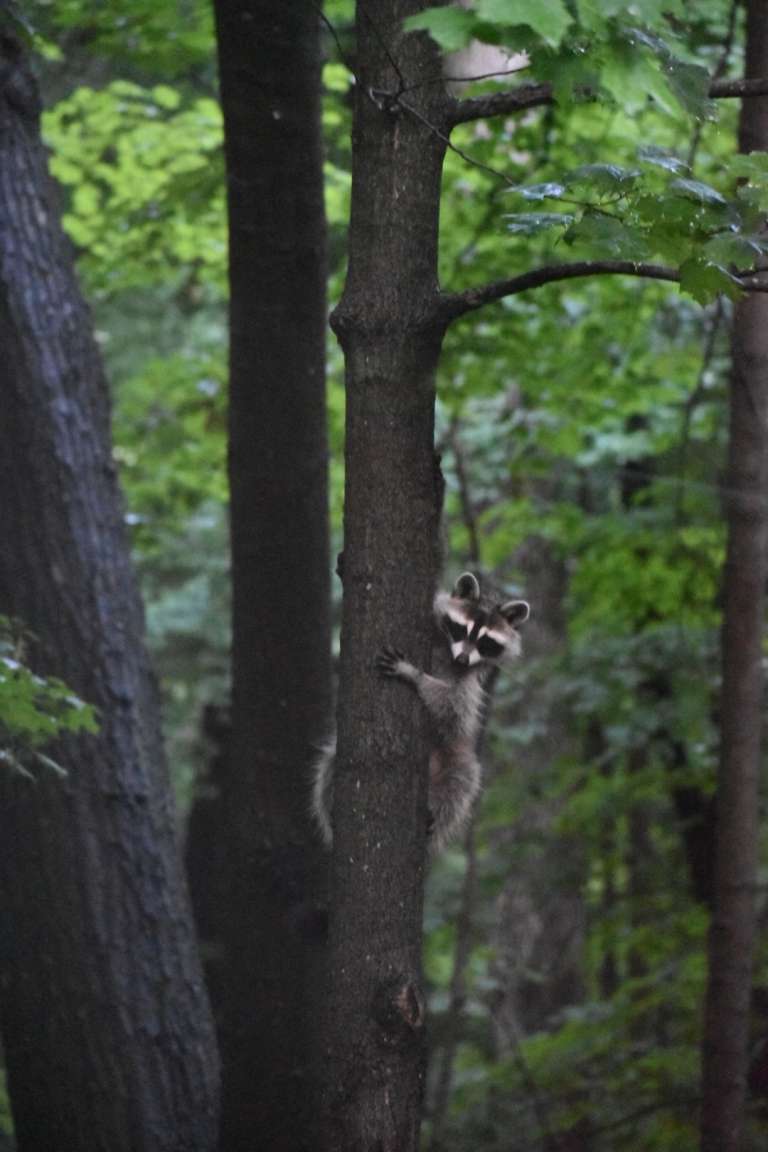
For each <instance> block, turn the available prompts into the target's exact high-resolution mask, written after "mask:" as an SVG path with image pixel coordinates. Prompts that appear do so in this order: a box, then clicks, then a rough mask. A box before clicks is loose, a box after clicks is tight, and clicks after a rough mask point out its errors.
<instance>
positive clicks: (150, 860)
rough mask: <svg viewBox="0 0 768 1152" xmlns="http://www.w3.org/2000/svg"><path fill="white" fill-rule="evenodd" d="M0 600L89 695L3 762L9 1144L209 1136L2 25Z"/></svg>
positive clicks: (160, 1145)
mask: <svg viewBox="0 0 768 1152" xmlns="http://www.w3.org/2000/svg"><path fill="white" fill-rule="evenodd" d="M0 348H1V349H2V357H1V358H0V492H1V493H2V499H1V500H0V612H2V613H7V614H11V615H13V616H15V617H18V618H20V620H21V621H23V623H24V624H25V625H26V626H27V627H28V628H29V629H30V630H31V632H32V633H34V635H35V637H36V639H35V641H34V643H33V645H32V651H31V653H30V658H31V660H32V663H33V665H34V666H35V667H36V668H38V669H39V670H40V671H41V672H43V673H44V674H53V675H57V676H61V677H63V678H64V679H65V680H66V681H67V683H68V684H70V685H71V686H72V687H73V689H74V690H75V691H77V692H78V693H79V694H80V695H81V696H82V697H83V698H85V699H86V700H89V701H90V702H92V703H93V704H95V705H96V707H97V708H98V711H99V720H100V731H99V733H98V735H96V736H83V737H80V738H74V737H73V738H68V739H65V740H62V741H61V742H60V744H59V745H58V747H57V749H56V751H55V753H54V755H55V756H56V758H57V759H58V760H59V761H60V762H61V763H62V764H63V765H65V766H66V768H67V769H68V772H69V775H68V777H67V779H66V780H64V781H61V780H59V779H58V778H56V777H54V776H41V778H40V780H39V782H38V784H37V786H36V787H35V786H31V785H30V784H29V782H27V781H24V780H18V779H17V778H12V779H11V778H9V776H8V775H7V774H3V773H0V939H1V940H2V956H1V957H0V1024H1V1025H2V1035H3V1044H4V1046H5V1053H6V1058H7V1067H8V1075H9V1086H10V1095H11V1100H12V1106H13V1115H14V1120H15V1124H16V1131H17V1137H18V1144H19V1148H20V1149H21V1150H22V1152H41V1150H42V1149H52V1148H62V1149H63V1148H66V1149H67V1152H97V1150H103V1152H121V1150H125V1152H136V1150H137V1149H140V1150H141V1152H150V1150H158V1152H160V1150H170V1149H174V1150H178V1152H182V1150H183V1152H190V1150H200V1152H203V1150H205V1152H208V1150H210V1149H212V1148H213V1147H214V1146H215V1134H216V1096H217V1076H216V1057H215V1046H214V1039H213V1030H212V1027H211V1023H210V1017H209V1011H208V1005H207V1000H206V996H205V992H204V989H203V986H202V980H201V974H200V970H199V965H198V961H197V956H196V951H195V945H194V939H193V932H192V925H191V916H190V914H189V911H188V902H187V898H186V892H185V888H184V884H183V880H182V876H181V870H180V866H179V861H178V856H177V850H176V843H175V835H174V826H173V813H172V804H171V798H170V791H169V785H168V780H167V776H166V771H165V766H164V762H163V754H162V745H161V737H160V729H159V722H158V712H157V704H156V696H155V689H154V684H153V681H152V678H151V676H150V671H149V668H148V665H147V660H146V656H145V652H144V648H143V645H142V641H141V635H142V626H143V622H142V613H141V607H140V603H139V598H138V595H137V591H136V583H135V580H134V576H133V572H132V570H131V566H130V561H129V552H128V543H127V540H126V536H125V531H124V524H123V515H122V507H121V501H120V496H119V492H118V486H117V482H116V476H115V468H114V465H113V462H112V457H111V449H110V428H109V404H108V396H107V389H106V386H105V382H104V377H103V373H102V368H101V364H100V361H99V356H98V353H97V350H96V347H95V344H94V342H93V339H92V335H91V328H90V318H89V315H88V312H87V309H86V308H85V306H84V304H83V301H82V298H81V296H80V293H79V290H78V287H77V283H76V280H75V277H74V273H73V267H72V260H71V255H70V251H69V247H68V245H67V244H66V242H65V240H64V237H63V235H62V233H61V230H60V227H59V224H58V221H57V214H56V208H55V197H54V195H53V189H52V186H51V183H50V181H49V178H48V174H47V170H46V165H45V157H44V152H43V148H42V145H41V142H40V136H39V127H38V113H37V97H36V93H35V90H34V86H33V83H32V80H31V77H30V73H29V71H28V68H27V66H26V62H25V60H24V58H23V54H22V52H21V50H20V47H19V45H18V43H17V42H16V41H15V40H13V39H12V37H11V36H10V34H8V33H7V32H3V30H2V29H0Z"/></svg>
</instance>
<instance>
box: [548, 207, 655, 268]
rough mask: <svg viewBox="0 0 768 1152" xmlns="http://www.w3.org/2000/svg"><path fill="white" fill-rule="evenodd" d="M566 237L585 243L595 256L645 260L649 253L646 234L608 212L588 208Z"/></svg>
mask: <svg viewBox="0 0 768 1152" xmlns="http://www.w3.org/2000/svg"><path fill="white" fill-rule="evenodd" d="M564 239H565V241H566V243H567V244H577V243H578V244H584V245H586V246H587V247H588V248H589V250H590V253H591V254H592V255H593V256H595V257H608V258H612V259H624V260H642V259H644V258H647V256H648V249H647V245H646V243H645V240H644V238H643V236H642V235H640V234H639V233H637V232H634V231H632V229H631V228H628V227H627V226H626V224H624V223H623V222H622V221H621V220H617V219H616V217H615V216H606V215H605V213H598V212H586V213H585V214H584V215H583V216H582V218H581V220H579V221H578V223H576V224H574V225H573V227H571V228H569V229H568V231H567V232H566V234H565V237H564Z"/></svg>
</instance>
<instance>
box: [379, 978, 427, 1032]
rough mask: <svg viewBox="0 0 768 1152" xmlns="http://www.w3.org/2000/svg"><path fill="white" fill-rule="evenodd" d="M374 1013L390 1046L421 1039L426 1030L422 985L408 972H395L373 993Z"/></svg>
mask: <svg viewBox="0 0 768 1152" xmlns="http://www.w3.org/2000/svg"><path fill="white" fill-rule="evenodd" d="M371 1015H372V1016H373V1019H374V1020H375V1021H376V1023H377V1024H378V1025H379V1027H380V1029H381V1040H382V1042H383V1043H384V1044H386V1045H387V1047H397V1048H402V1047H409V1046H410V1045H411V1044H413V1043H414V1042H415V1041H417V1040H419V1038H420V1037H421V1034H422V1032H423V1030H424V998H423V996H422V993H421V989H420V988H419V986H418V984H417V983H416V982H415V981H414V980H412V979H410V978H409V977H407V976H396V977H395V978H394V979H393V980H389V981H387V983H385V984H380V985H379V987H378V989H377V990H376V993H375V995H374V997H373V1004H372V1007H371Z"/></svg>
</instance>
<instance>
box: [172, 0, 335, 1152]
mask: <svg viewBox="0 0 768 1152" xmlns="http://www.w3.org/2000/svg"><path fill="white" fill-rule="evenodd" d="M214 7H215V12H216V28H217V36H218V52H219V73H220V83H221V100H222V108H223V113H224V131H225V145H226V160H227V187H228V206H229V231H230V244H229V270H230V424H229V436H230V439H229V444H230V448H229V481H230V492H231V534H232V580H233V651H232V677H233V695H232V732H231V736H230V738H229V741H228V747H227V751H226V756H225V757H224V759H223V761H222V764H221V765H220V766H219V772H218V778H219V781H220V782H221V788H222V794H221V795H220V797H219V798H218V805H217V810H218V818H216V819H213V820H212V821H209V823H208V826H207V830H206V838H207V845H206V844H201V843H200V841H199V840H198V841H197V842H196V843H192V844H190V846H189V847H190V852H191V853H192V855H194V856H196V858H197V859H198V860H199V859H201V857H205V855H206V854H207V856H208V859H209V862H210V867H209V870H208V873H207V875H206V876H204V877H200V879H199V880H198V881H197V883H196V884H195V890H194V893H193V895H194V898H195V904H196V906H199V907H200V908H201V909H203V908H204V909H206V910H207V914H206V917H205V919H206V921H207V923H206V924H205V925H203V924H202V921H201V927H203V928H204V929H205V931H206V940H205V943H207V944H210V945H211V947H210V948H209V949H208V950H207V952H208V955H209V956H210V961H209V964H208V972H209V977H210V987H211V993H212V998H213V1002H214V1009H215V1012H216V1017H217V1024H218V1029H219V1039H220V1045H221V1050H222V1064H223V1100H222V1149H223V1150H224V1152H236V1150H240V1149H242V1150H246V1149H247V1150H248V1152H255V1150H257V1149H260V1148H264V1149H269V1150H270V1152H280V1150H287V1149H291V1150H294V1152H295V1150H297V1149H300V1148H315V1147H316V1129H315V1127H314V1126H313V1125H312V1111H311V1108H310V1101H311V1098H312V1092H311V1090H310V1087H311V1085H310V1081H309V1072H310V1056H311V1052H312V1049H313V1036H312V1025H313V1022H314V1020H315V1019H316V1015H317V1002H318V999H319V996H320V986H321V979H320V978H321V974H320V972H319V967H320V962H321V960H322V956H323V943H324V940H323V934H322V932H321V931H319V930H318V929H319V923H318V922H319V916H318V915H317V905H318V902H319V900H320V897H321V895H322V893H321V882H322V879H323V873H324V871H325V866H326V865H325V858H324V853H323V852H322V849H321V847H320V844H319V840H318V838H317V836H316V834H315V832H314V829H313V828H312V827H311V826H310V822H309V791H310V762H311V759H312V757H313V756H314V755H316V745H317V742H318V741H320V740H322V738H323V737H324V736H325V735H326V734H327V732H328V726H329V723H330V719H331V716H330V713H331V700H330V683H331V670H330V606H329V579H330V565H329V557H328V509H327V443H326V425H325V421H326V416H325V338H326V297H325V226H324V213H323V184H322V153H321V138H320V52H319V31H320V24H319V14H318V6H317V5H316V4H313V3H307V2H306V0H216V3H215V5H214ZM196 826H197V827H200V825H199V823H197V822H195V823H194V824H193V829H194V827H196Z"/></svg>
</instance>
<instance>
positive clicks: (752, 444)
mask: <svg viewBox="0 0 768 1152" xmlns="http://www.w3.org/2000/svg"><path fill="white" fill-rule="evenodd" d="M766 74H768V7H766V5H765V4H764V3H762V2H761V0H749V3H748V5H747V55H746V75H747V77H753V76H765V75H766ZM739 147H740V149H741V151H742V152H752V151H754V150H755V149H766V148H768V98H766V97H761V98H758V99H754V100H749V101H746V100H745V101H744V102H743V104H742V110H741V121H740V128H739ZM767 419H768V299H766V297H765V296H762V295H755V296H751V297H748V298H746V299H743V300H742V301H740V303H739V305H738V307H737V308H736V313H735V317H734V328H733V369H732V374H731V388H730V448H729V457H728V468H727V472H726V479H725V507H726V515H727V521H728V546H727V554H726V563H725V583H724V591H725V611H724V617H723V636H722V659H723V687H722V699H721V718H722V719H721V754H720V774H719V779H718V790H717V830H716V857H715V874H714V912H713V917H712V926H711V929H710V938H709V983H708V987H707V999H706V1010H705V1022H704V1041H703V1053H702V1055H703V1107H702V1149H704V1152H736V1150H737V1149H739V1148H741V1147H742V1146H743V1143H742V1141H743V1126H744V1103H745V1093H746V1074H747V1044H748V1034H749V1004H750V995H751V987H752V955H753V943H754V931H755V883H756V879H757V838H758V823H757V821H758V781H759V772H760V749H761V728H762V714H763V681H762V670H761V663H762V657H763V648H762V642H763V614H764V601H763V596H764V588H765V580H766V508H765V502H766V493H767V492H768V467H767V464H768V454H767V453H766V420H767Z"/></svg>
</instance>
